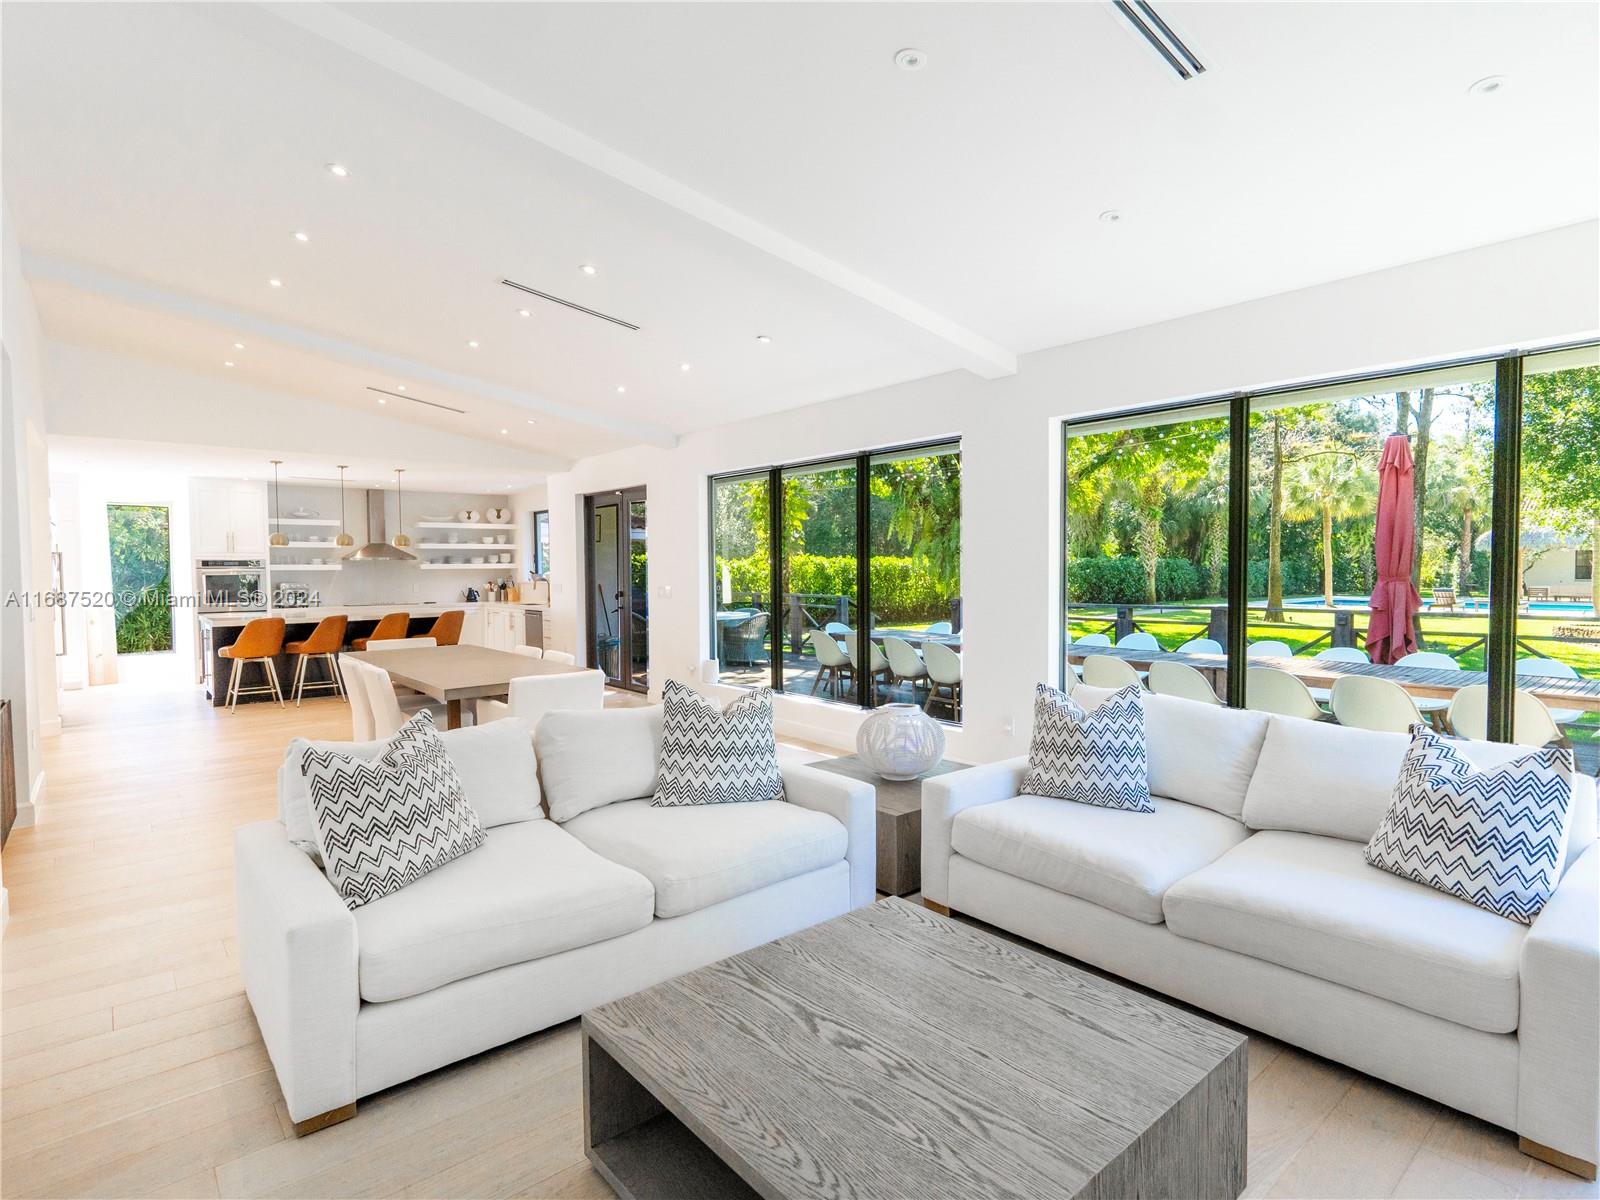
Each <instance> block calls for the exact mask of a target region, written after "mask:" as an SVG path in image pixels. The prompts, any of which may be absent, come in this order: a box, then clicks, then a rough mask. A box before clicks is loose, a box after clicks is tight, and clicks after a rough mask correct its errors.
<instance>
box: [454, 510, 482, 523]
mask: <svg viewBox="0 0 1600 1200" xmlns="http://www.w3.org/2000/svg"><path fill="white" fill-rule="evenodd" d="M456 516H457V517H459V518H460V519H461V521H462V522H463V523H465V524H468V525H471V524H473V523H474V522H476V521H477V520H478V519H479V517H478V510H477V509H475V508H463V509H462V510H461V511H460V512H459V513H457V514H456Z"/></svg>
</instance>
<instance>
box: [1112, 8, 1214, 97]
mask: <svg viewBox="0 0 1600 1200" xmlns="http://www.w3.org/2000/svg"><path fill="white" fill-rule="evenodd" d="M1114 2H1115V4H1116V7H1117V11H1118V12H1119V13H1121V14H1122V16H1123V18H1124V19H1125V20H1126V21H1127V22H1128V24H1129V25H1132V26H1133V28H1134V29H1135V30H1136V31H1137V32H1138V33H1139V36H1141V37H1142V38H1144V40H1145V41H1147V42H1149V43H1150V44H1151V45H1152V46H1154V47H1155V50H1156V53H1157V54H1159V55H1161V58H1162V60H1163V61H1164V62H1165V63H1166V64H1167V66H1169V67H1171V68H1172V69H1173V70H1174V71H1176V72H1177V73H1178V78H1179V79H1193V78H1195V77H1196V76H1197V75H1203V74H1205V69H1206V68H1205V64H1203V63H1202V62H1201V61H1200V60H1199V59H1198V58H1196V57H1195V56H1194V52H1193V51H1192V50H1190V49H1189V47H1187V46H1185V45H1184V44H1183V39H1182V38H1180V37H1179V36H1178V35H1177V34H1175V33H1173V32H1172V27H1171V26H1170V25H1168V24H1167V23H1166V22H1165V21H1163V20H1162V19H1161V15H1160V14H1159V13H1157V12H1156V10H1155V9H1154V8H1152V7H1151V6H1150V5H1149V4H1147V3H1145V0H1133V2H1132V3H1131V4H1130V3H1128V0H1114Z"/></svg>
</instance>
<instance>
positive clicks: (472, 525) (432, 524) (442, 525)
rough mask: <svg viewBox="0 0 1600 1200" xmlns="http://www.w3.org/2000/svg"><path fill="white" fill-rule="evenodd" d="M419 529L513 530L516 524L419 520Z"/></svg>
mask: <svg viewBox="0 0 1600 1200" xmlns="http://www.w3.org/2000/svg"><path fill="white" fill-rule="evenodd" d="M417 528H418V529H493V530H511V529H515V528H516V526H515V525H491V524H489V523H488V522H487V521H418V522H417Z"/></svg>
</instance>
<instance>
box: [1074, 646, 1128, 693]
mask: <svg viewBox="0 0 1600 1200" xmlns="http://www.w3.org/2000/svg"><path fill="white" fill-rule="evenodd" d="M1083 681H1084V683H1086V684H1088V685H1089V686H1090V687H1098V688H1125V687H1127V686H1128V685H1129V684H1130V683H1131V684H1132V685H1133V686H1134V687H1139V686H1140V683H1139V672H1137V671H1135V670H1134V669H1133V668H1132V667H1130V666H1129V665H1128V664H1127V663H1125V662H1123V661H1122V660H1121V659H1120V658H1113V657H1111V655H1109V654H1091V655H1089V657H1087V658H1085V659H1084V660H1083Z"/></svg>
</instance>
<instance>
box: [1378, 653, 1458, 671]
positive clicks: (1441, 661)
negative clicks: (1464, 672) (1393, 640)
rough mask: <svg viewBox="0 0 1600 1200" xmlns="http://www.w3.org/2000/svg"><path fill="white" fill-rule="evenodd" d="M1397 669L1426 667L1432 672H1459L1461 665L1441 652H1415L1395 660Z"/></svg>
mask: <svg viewBox="0 0 1600 1200" xmlns="http://www.w3.org/2000/svg"><path fill="white" fill-rule="evenodd" d="M1394 665H1395V666H1397V667H1426V668H1427V669H1429V670H1432V671H1459V670H1461V664H1460V663H1459V662H1457V661H1456V660H1455V659H1453V658H1451V657H1450V656H1449V655H1448V654H1445V653H1443V652H1442V651H1439V650H1413V651H1412V652H1411V653H1410V654H1402V655H1401V656H1400V657H1399V658H1397V659H1395V663H1394Z"/></svg>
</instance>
